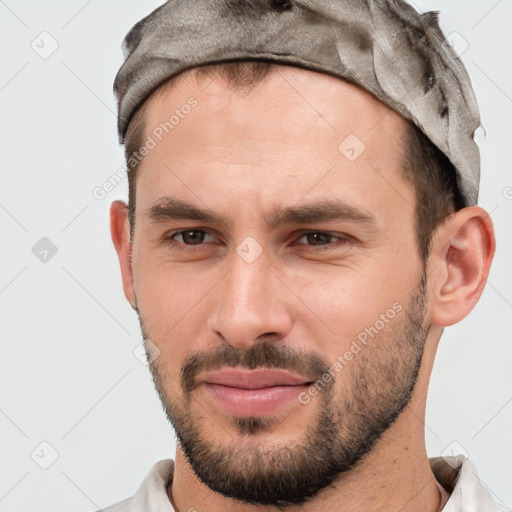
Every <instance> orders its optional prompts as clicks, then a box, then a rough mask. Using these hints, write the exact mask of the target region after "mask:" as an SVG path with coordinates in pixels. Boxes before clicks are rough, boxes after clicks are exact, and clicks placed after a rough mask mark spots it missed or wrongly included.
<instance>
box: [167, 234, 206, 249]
mask: <svg viewBox="0 0 512 512" xmlns="http://www.w3.org/2000/svg"><path fill="white" fill-rule="evenodd" d="M207 236H209V237H210V238H211V239H212V240H215V239H214V238H213V236H211V235H209V234H208V233H207V232H206V231H203V230H202V229H184V230H181V231H176V232H174V233H171V234H169V235H166V236H165V238H164V242H165V243H166V244H170V245H181V246H183V245H185V246H186V245H192V246H194V245H201V244H202V243H204V242H205V237H207ZM180 237H181V241H178V240H177V238H180ZM180 248H181V247H180Z"/></svg>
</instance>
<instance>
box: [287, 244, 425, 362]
mask: <svg viewBox="0 0 512 512" xmlns="http://www.w3.org/2000/svg"><path fill="white" fill-rule="evenodd" d="M411 261H412V260H411V258H410V257H409V256H407V257H406V255H405V254H403V255H398V256H397V255H396V254H391V253H387V254H384V253H381V254H380V257H377V258H375V259H373V258H372V259H368V260H367V261H366V262H365V264H364V265H358V266H355V265H354V266H352V267H351V268H347V267H332V268H330V269H329V270H328V271H326V272H324V271H323V272H316V273H315V272H311V271H310V272H308V273H304V274H303V275H296V276H294V278H293V280H291V281H290V282H292V283H293V290H294V291H295V292H296V294H297V296H298V297H299V298H300V301H301V303H302V304H304V305H305V306H306V307H304V306H302V307H301V311H297V316H296V318H295V321H296V323H298V324H299V325H301V326H302V327H301V330H303V331H304V333H303V334H304V338H305V340H307V339H310V340H311V347H313V346H315V348H316V350H319V351H320V352H321V353H324V354H326V358H327V359H328V360H329V361H330V362H332V361H334V360H335V359H336V357H337V356H338V355H340V354H343V353H344V352H345V351H346V350H348V348H349V347H350V345H351V344H352V342H353V341H354V340H356V339H357V338H358V336H359V335H362V336H363V337H364V335H365V333H366V332H367V329H368V330H371V332H372V333H375V329H376V330H377V331H378V334H379V336H378V338H379V340H382V342H383V343H384V342H385V341H386V340H387V337H386V336H383V335H381V334H383V333H385V332H387V331H388V330H389V328H390V327H392V326H393V325H395V324H396V321H397V320H399V319H402V316H403V311H405V310H406V309H407V307H408V301H409V300H410V294H411V293H412V292H413V290H414V289H415V286H416V285H417V282H418V276H417V275H416V268H415V267H416V265H415V266H414V268H412V266H411ZM290 279H291V276H289V277H288V280H290ZM312 338H313V339H312ZM389 342H392V340H389ZM307 345H308V343H307V342H306V347H307Z"/></svg>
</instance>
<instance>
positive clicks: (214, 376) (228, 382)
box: [199, 368, 311, 389]
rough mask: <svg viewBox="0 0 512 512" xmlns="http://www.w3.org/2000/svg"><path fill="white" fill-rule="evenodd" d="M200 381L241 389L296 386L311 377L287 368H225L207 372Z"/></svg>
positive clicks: (308, 380) (309, 380) (304, 382)
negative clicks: (289, 370)
mask: <svg viewBox="0 0 512 512" xmlns="http://www.w3.org/2000/svg"><path fill="white" fill-rule="evenodd" d="M199 381H200V383H203V382H206V383H208V384H222V385H223V386H230V387H234V388H241V389H261V388H268V387H272V386H296V385H300V384H302V385H304V384H308V383H310V382H311V379H308V378H307V377H302V376H300V375H297V374H294V373H290V372H288V371H286V370H277V369H271V370H268V369H260V370H245V369H234V368H225V369H222V370H219V371H216V372H209V373H207V374H205V375H204V376H203V377H202V378H201V379H199Z"/></svg>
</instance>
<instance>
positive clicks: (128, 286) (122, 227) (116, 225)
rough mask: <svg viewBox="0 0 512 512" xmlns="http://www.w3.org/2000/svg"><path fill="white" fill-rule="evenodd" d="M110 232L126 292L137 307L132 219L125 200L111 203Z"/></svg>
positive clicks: (133, 305)
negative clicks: (132, 260)
mask: <svg viewBox="0 0 512 512" xmlns="http://www.w3.org/2000/svg"><path fill="white" fill-rule="evenodd" d="M110 234H111V236H112V242H114V247H115V248H116V252H117V257H118V258H119V265H120V266H121V277H122V280H123V290H124V294H125V296H126V298H127V299H128V302H129V303H130V304H131V306H132V308H134V309H136V307H135V305H136V304H135V292H134V288H133V272H132V262H131V243H130V221H129V219H128V206H127V205H126V203H124V202H123V201H114V202H113V203H112V204H111V205H110Z"/></svg>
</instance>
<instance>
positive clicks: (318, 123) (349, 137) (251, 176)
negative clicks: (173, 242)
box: [138, 66, 410, 203]
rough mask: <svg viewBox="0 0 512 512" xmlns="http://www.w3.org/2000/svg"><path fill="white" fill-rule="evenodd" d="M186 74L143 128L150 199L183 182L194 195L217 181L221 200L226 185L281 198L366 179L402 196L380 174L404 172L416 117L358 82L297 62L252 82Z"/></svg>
mask: <svg viewBox="0 0 512 512" xmlns="http://www.w3.org/2000/svg"><path fill="white" fill-rule="evenodd" d="M179 78H180V79H179V80H178V81H177V82H176V83H174V84H172V87H166V86H163V87H162V88H161V89H160V90H159V91H158V94H156V95H154V97H153V98H152V99H151V100H150V102H149V103H148V107H147V109H146V113H145V115H146V117H145V119H146V122H145V137H150V138H152V139H154V142H155V147H154V148H153V149H152V150H151V151H150V152H149V154H148V155H147V156H145V157H144V160H143V162H142V164H141V170H142V173H141V177H140V178H139V179H140V181H141V182H142V183H141V184H142V185H143V186H146V187H147V188H148V194H145V199H146V200H147V201H148V202H150V201H154V200H156V199H157V196H158V193H159V190H160V189H162V188H164V189H165V188H169V187H170V188H173V189H174V190H178V189H179V190H181V189H182V188H183V187H182V185H183V184H185V185H186V186H185V188H188V189H189V191H188V192H186V191H184V192H185V193H186V194H187V195H189V196H190V191H191V190H193V191H196V192H197V193H200V192H201V193H202V192H204V189H205V187H208V188H209V189H210V190H215V191H216V193H218V194H219V195H218V196H217V198H216V200H217V201H218V202H219V203H220V202H221V201H222V200H223V199H226V197H224V196H223V195H222V194H223V193H224V194H227V193H228V190H229V191H231V192H232V193H233V194H238V198H240V197H243V194H244V193H251V194H252V195H253V196H254V197H256V196H257V195H259V197H260V198H261V199H262V201H263V202H264V201H265V196H266V195H268V196H269V200H270V199H273V200H274V202H275V199H276V198H277V197H278V195H279V194H278V193H277V192H276V190H277V191H278V192H280V194H281V197H284V196H287V197H289V198H290V200H293V198H297V197H300V196H301V195H302V196H303V195H305V194H306V193H308V194H309V195H310V197H311V194H315V193H316V194H321V193H322V192H329V193H331V194H334V193H336V192H337V191H338V192H340V193H341V194H342V195H343V194H345V195H346V194H347V193H350V194H351V195H352V196H353V198H354V199H357V197H358V195H359V196H361V199H363V197H362V195H363V194H364V190H365V189H366V190H367V189H372V188H375V187H380V189H381V192H382V193H381V194H380V196H381V197H380V199H382V200H385V194H386V192H387V193H388V195H389V196H391V197H390V198H391V199H396V197H393V196H396V195H397V191H396V190H395V191H393V190H394V188H395V189H396V186H394V185H393V186H391V187H382V184H383V180H384V181H388V182H393V180H396V179H397V177H398V174H399V173H398V167H399V166H400V165H401V164H402V161H403V158H402V150H401V147H402V145H401V139H402V136H403V134H404V133H405V131H406V130H407V129H408V128H409V127H410V124H409V122H408V121H406V120H405V119H403V118H402V117H401V116H400V115H399V114H397V113H396V112H394V111H392V110H391V109H389V108H388V107H387V106H385V105H384V104H383V103H381V102H380V101H379V100H377V99H376V98H374V97H373V96H371V95H370V94H369V93H367V92H365V91H364V90H362V89H361V88H359V87H357V86H355V85H353V84H350V83H348V82H346V81H343V80H340V79H338V78H335V77H332V76H329V75H326V74H322V73H318V72H313V71H308V70H304V69H300V68H296V67H291V66H277V67H276V68H275V69H273V70H271V71H270V73H269V74H268V75H267V76H266V77H265V78H264V80H263V81H261V83H259V84H257V85H256V86H255V87H252V88H250V89H248V90H245V89H242V90H236V89H234V88H233V87H232V86H231V85H230V84H228V83H227V82H226V80H225V79H224V78H213V77H210V76H201V77H196V76H195V74H194V73H193V72H192V73H191V72H186V73H184V74H183V75H182V76H181V77H179ZM190 105H194V106H193V107H190ZM333 168H335V170H336V172H328V171H329V169H333ZM178 182H181V185H180V186H178ZM226 185H228V188H226ZM402 185H406V186H407V187H409V184H408V183H407V184H405V183H402ZM138 187H139V185H138ZM312 188H314V189H315V190H314V191H311V192H309V191H308V189H312ZM151 189H152V192H151ZM160 195H164V194H160ZM399 195H403V194H399ZM373 199H374V200H375V199H376V198H375V197H374V198H373Z"/></svg>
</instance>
